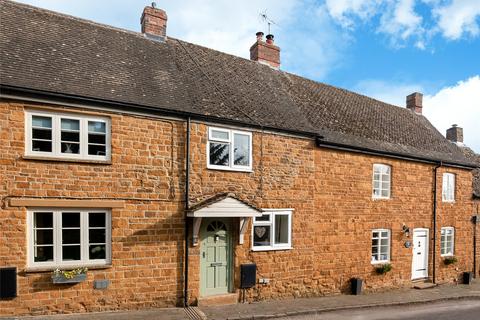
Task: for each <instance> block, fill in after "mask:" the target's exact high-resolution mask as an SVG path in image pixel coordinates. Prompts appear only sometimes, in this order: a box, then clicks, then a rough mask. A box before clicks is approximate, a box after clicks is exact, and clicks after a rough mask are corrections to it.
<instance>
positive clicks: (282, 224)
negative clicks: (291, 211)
mask: <svg viewBox="0 0 480 320" xmlns="http://www.w3.org/2000/svg"><path fill="white" fill-rule="evenodd" d="M288 234H289V230H288V215H279V214H277V215H275V243H276V244H288Z"/></svg>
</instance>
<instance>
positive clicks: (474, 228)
mask: <svg viewBox="0 0 480 320" xmlns="http://www.w3.org/2000/svg"><path fill="white" fill-rule="evenodd" d="M478 217H479V216H478V204H477V213H476V215H474V216H473V217H472V222H473V277H474V278H477V224H478Z"/></svg>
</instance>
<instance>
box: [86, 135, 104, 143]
mask: <svg viewBox="0 0 480 320" xmlns="http://www.w3.org/2000/svg"><path fill="white" fill-rule="evenodd" d="M88 143H96V144H105V143H106V135H104V134H93V133H89V134H88Z"/></svg>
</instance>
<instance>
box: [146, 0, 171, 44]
mask: <svg viewBox="0 0 480 320" xmlns="http://www.w3.org/2000/svg"><path fill="white" fill-rule="evenodd" d="M140 24H141V25H142V33H144V34H146V35H147V36H149V37H151V38H153V39H157V40H160V41H165V39H166V38H167V13H166V12H165V11H163V10H162V9H157V5H156V4H155V2H152V6H150V7H145V9H143V13H142V18H141V19H140Z"/></svg>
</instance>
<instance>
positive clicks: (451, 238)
mask: <svg viewBox="0 0 480 320" xmlns="http://www.w3.org/2000/svg"><path fill="white" fill-rule="evenodd" d="M454 243H455V228H453V227H444V228H442V230H441V237H440V255H441V256H442V257H443V256H453V249H454Z"/></svg>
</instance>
